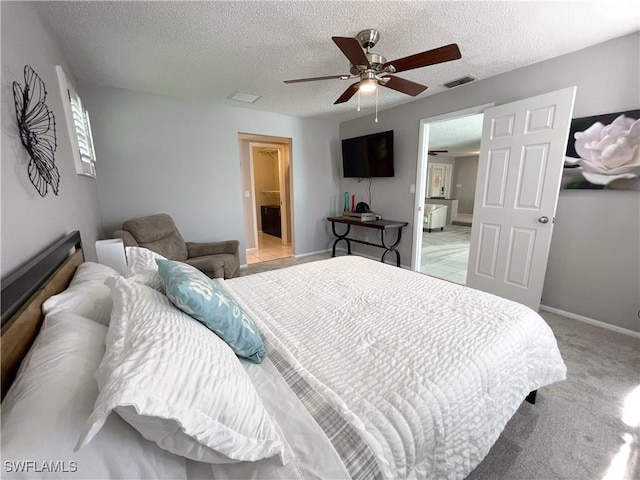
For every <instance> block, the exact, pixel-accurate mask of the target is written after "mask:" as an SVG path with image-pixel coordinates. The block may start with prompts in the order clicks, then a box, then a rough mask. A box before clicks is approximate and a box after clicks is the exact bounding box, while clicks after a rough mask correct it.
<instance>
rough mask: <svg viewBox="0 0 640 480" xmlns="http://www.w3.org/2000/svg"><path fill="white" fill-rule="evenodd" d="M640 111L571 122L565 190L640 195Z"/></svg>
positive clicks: (566, 160)
mask: <svg viewBox="0 0 640 480" xmlns="http://www.w3.org/2000/svg"><path fill="white" fill-rule="evenodd" d="M639 119H640V110H631V111H628V112H618V113H610V114H606V115H597V116H593V117H584V118H576V119H573V120H572V121H571V130H570V132H569V142H568V144H567V155H566V157H565V162H564V170H563V175H562V188H566V189H574V188H587V189H593V190H604V189H609V190H638V191H640V120H639Z"/></svg>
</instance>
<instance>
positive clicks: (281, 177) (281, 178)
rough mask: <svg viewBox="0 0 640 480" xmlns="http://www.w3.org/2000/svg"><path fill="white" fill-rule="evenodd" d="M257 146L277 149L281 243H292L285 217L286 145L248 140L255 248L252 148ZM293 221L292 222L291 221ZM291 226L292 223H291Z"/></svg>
mask: <svg viewBox="0 0 640 480" xmlns="http://www.w3.org/2000/svg"><path fill="white" fill-rule="evenodd" d="M255 147H257V148H273V149H276V150H278V182H279V183H280V221H281V227H282V237H281V238H280V240H281V242H282V244H283V245H292V244H293V239H292V238H290V236H289V228H288V224H287V218H288V215H289V209H288V207H287V205H288V189H287V187H288V185H287V183H286V177H285V171H284V170H285V168H284V167H285V159H284V155H285V149H286V148H288V146H287V145H282V144H278V143H262V142H249V165H250V168H249V171H250V174H251V195H252V206H253V208H252V209H251V210H252V216H253V218H252V220H253V237H254V243H255V246H256V249H257V248H258V212H257V211H256V184H255V176H254V168H253V162H254V158H253V149H254V148H255ZM292 223H293V222H292ZM292 226H293V225H292Z"/></svg>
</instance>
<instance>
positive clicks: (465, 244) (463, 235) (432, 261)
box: [420, 225, 471, 285]
mask: <svg viewBox="0 0 640 480" xmlns="http://www.w3.org/2000/svg"><path fill="white" fill-rule="evenodd" d="M470 240H471V227H468V226H462V225H447V226H445V227H444V230H443V231H439V230H438V231H433V232H431V233H428V232H424V233H423V234H422V253H421V255H420V257H421V258H420V272H422V273H426V274H427V275H431V276H433V277H438V278H442V279H444V280H449V281H451V282H455V283H459V284H461V285H464V284H465V282H466V279H467V262H468V261H469V243H470Z"/></svg>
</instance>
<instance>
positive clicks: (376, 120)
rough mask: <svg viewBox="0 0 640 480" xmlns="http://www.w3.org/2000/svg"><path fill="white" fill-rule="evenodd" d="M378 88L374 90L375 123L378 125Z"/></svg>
mask: <svg viewBox="0 0 640 480" xmlns="http://www.w3.org/2000/svg"><path fill="white" fill-rule="evenodd" d="M378 90H379V89H378V88H376V119H375V123H378Z"/></svg>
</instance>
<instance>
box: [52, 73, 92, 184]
mask: <svg viewBox="0 0 640 480" xmlns="http://www.w3.org/2000/svg"><path fill="white" fill-rule="evenodd" d="M56 71H57V73H58V81H59V83H60V93H61V95H62V103H63V105H64V115H65V117H66V119H67V130H68V131H69V138H70V140H71V150H72V151H73V162H74V163H75V166H76V172H77V173H78V175H86V176H88V177H94V178H95V176H96V166H95V163H96V154H95V150H94V148H93V136H92V135H91V122H90V121H89V112H87V111H86V110H85V109H84V107H83V106H82V100H81V99H80V96H79V95H78V93H77V92H76V90H75V88H73V85H72V84H71V83H70V82H69V79H68V77H67V75H66V74H65V73H64V70H63V69H62V67H61V66H60V65H57V66H56Z"/></svg>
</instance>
